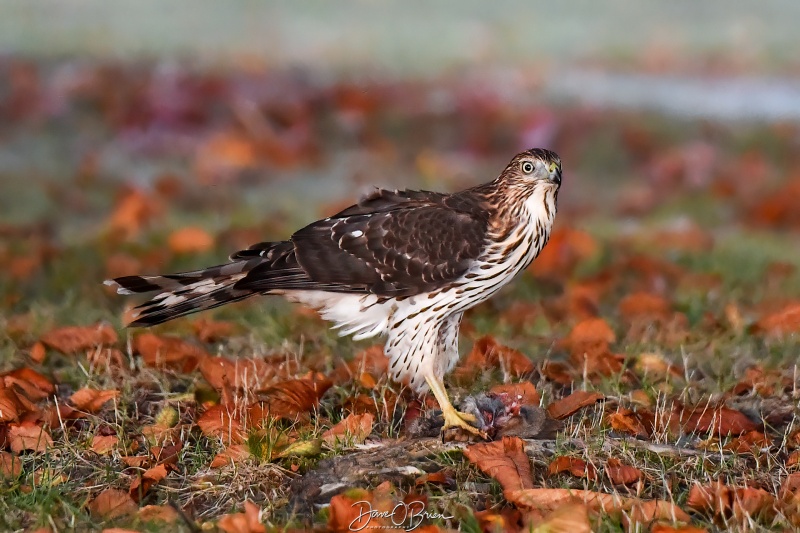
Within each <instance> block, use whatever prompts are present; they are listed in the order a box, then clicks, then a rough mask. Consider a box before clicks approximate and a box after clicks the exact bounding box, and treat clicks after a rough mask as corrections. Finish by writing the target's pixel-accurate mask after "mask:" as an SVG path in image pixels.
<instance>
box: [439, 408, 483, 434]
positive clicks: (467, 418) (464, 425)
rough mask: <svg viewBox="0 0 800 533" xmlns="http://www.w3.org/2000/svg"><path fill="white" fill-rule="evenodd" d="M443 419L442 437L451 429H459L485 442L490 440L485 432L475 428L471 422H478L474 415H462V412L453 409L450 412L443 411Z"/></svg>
mask: <svg viewBox="0 0 800 533" xmlns="http://www.w3.org/2000/svg"><path fill="white" fill-rule="evenodd" d="M442 417H443V418H444V426H442V435H444V433H445V432H446V431H447V430H449V429H451V428H459V429H462V430H464V431H466V432H468V433H471V434H473V435H476V436H478V437H480V438H482V439H483V440H489V436H488V435H487V434H486V433H485V432H484V431H481V430H480V429H478V428H477V427H475V426H473V425H472V424H471V423H470V422H472V423H475V422H477V421H478V420H477V419H476V418H475V416H474V415H471V414H469V413H462V412H461V411H456V410H455V409H453V408H452V407H451V408H450V409H448V410H445V411H442Z"/></svg>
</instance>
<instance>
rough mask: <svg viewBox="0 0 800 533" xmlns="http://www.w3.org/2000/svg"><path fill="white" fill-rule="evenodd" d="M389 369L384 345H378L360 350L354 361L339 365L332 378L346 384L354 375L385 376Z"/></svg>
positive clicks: (338, 382)
mask: <svg viewBox="0 0 800 533" xmlns="http://www.w3.org/2000/svg"><path fill="white" fill-rule="evenodd" d="M388 371H389V359H388V358H387V357H386V355H385V354H384V353H383V346H379V345H376V346H370V347H369V348H367V349H366V350H363V351H361V352H359V353H358V354H357V355H356V356H355V357H353V360H352V361H350V362H348V363H343V364H340V365H339V366H337V367H336V369H335V370H334V371H333V372H332V373H331V374H330V380H331V381H333V382H334V383H336V384H337V385H344V384H345V383H347V382H348V381H350V380H352V379H353V377H360V376H362V375H363V374H370V375H372V376H375V377H378V376H384V375H386V374H387V373H388Z"/></svg>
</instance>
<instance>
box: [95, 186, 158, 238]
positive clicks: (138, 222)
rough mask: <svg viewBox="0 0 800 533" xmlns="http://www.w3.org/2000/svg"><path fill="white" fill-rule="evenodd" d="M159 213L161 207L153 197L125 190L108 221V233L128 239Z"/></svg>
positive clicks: (140, 192) (134, 190)
mask: <svg viewBox="0 0 800 533" xmlns="http://www.w3.org/2000/svg"><path fill="white" fill-rule="evenodd" d="M160 211H161V206H160V204H159V202H158V200H157V199H156V198H155V197H153V196H150V195H147V194H145V193H144V192H142V191H140V190H138V189H126V190H124V191H123V192H122V194H121V195H120V197H119V199H118V200H117V203H116V205H115V206H114V212H113V213H112V214H111V217H110V218H109V220H108V228H109V231H111V232H112V233H114V234H118V235H122V236H123V238H125V239H130V238H131V237H134V236H136V235H137V234H138V233H139V232H140V231H141V230H142V227H143V226H144V225H145V224H146V223H147V222H149V221H150V220H151V219H152V218H153V217H155V216H156V215H157V214H158V213H159V212H160Z"/></svg>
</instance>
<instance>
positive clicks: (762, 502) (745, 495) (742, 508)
mask: <svg viewBox="0 0 800 533" xmlns="http://www.w3.org/2000/svg"><path fill="white" fill-rule="evenodd" d="M686 505H687V507H689V508H691V509H694V510H695V511H699V512H701V513H705V514H706V515H709V516H711V517H716V518H729V517H731V516H733V517H735V518H737V519H740V520H741V519H746V518H748V517H753V518H755V517H757V516H759V515H761V514H764V515H768V516H770V515H774V511H775V508H774V506H775V498H774V497H773V496H772V495H771V494H769V493H768V492H767V491H765V490H762V489H756V488H753V487H728V486H726V485H725V484H724V483H722V482H721V481H715V482H712V483H709V484H708V485H705V486H701V485H699V484H695V485H694V486H692V488H691V489H690V490H689V497H688V498H687V499H686Z"/></svg>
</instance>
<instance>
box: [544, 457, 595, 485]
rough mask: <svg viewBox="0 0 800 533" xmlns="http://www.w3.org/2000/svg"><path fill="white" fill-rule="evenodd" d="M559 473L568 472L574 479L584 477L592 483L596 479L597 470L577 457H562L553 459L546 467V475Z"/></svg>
mask: <svg viewBox="0 0 800 533" xmlns="http://www.w3.org/2000/svg"><path fill="white" fill-rule="evenodd" d="M561 472H569V473H570V474H572V475H573V476H575V477H584V478H586V479H589V480H592V481H594V480H596V479H597V469H596V468H595V467H594V465H593V464H591V463H587V462H586V461H584V460H583V459H579V458H577V457H568V456H566V455H562V456H561V457H556V458H555V459H553V460H552V461H551V462H550V464H549V465H548V466H547V474H548V475H550V476H552V475H555V474H560V473H561Z"/></svg>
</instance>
